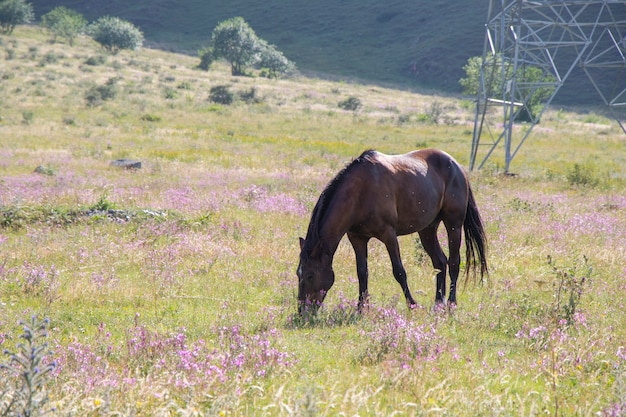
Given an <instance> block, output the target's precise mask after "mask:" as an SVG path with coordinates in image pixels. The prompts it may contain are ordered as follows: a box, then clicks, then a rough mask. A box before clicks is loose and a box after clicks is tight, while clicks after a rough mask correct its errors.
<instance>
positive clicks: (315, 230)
mask: <svg viewBox="0 0 626 417" xmlns="http://www.w3.org/2000/svg"><path fill="white" fill-rule="evenodd" d="M375 153H376V151H375V150H374V149H368V150H366V151H365V152H363V153H362V154H361V156H359V157H358V158H356V159H354V160H352V162H350V163H349V164H347V165H346V166H345V167H344V168H343V169H342V170H341V171H339V173H338V174H337V175H336V176H335V178H333V179H332V180H331V181H330V182H329V183H328V185H327V186H326V188H325V189H324V191H322V194H321V195H320V198H319V200H317V203H316V204H315V207H314V208H313V213H312V214H311V221H310V222H309V229H308V230H307V233H306V239H305V245H304V247H303V248H302V253H303V254H305V255H308V254H310V252H311V251H312V250H313V248H314V247H315V245H316V244H317V243H318V242H319V239H320V236H319V233H320V230H321V229H322V226H323V225H324V221H325V219H326V212H327V211H328V207H329V206H330V203H331V201H333V198H334V197H335V194H336V193H337V190H338V189H339V186H340V185H341V184H342V183H343V181H344V180H345V179H346V177H347V176H348V175H349V174H350V173H351V172H352V171H353V170H354V168H355V167H357V166H359V165H361V164H363V163H364V162H371V161H372V160H373V159H374V155H375Z"/></svg>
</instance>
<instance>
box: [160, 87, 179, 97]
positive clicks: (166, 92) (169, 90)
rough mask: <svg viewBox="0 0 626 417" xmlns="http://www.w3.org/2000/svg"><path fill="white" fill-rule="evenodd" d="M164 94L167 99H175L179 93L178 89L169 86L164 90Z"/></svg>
mask: <svg viewBox="0 0 626 417" xmlns="http://www.w3.org/2000/svg"><path fill="white" fill-rule="evenodd" d="M163 96H164V97H165V98H166V99H167V100H173V99H175V98H176V97H177V96H178V93H177V92H176V90H175V89H174V88H171V87H167V88H165V89H164V90H163Z"/></svg>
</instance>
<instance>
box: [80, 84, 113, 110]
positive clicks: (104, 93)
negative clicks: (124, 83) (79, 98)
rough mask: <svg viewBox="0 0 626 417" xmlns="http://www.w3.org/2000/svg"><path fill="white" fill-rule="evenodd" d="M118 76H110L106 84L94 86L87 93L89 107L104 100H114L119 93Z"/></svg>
mask: <svg viewBox="0 0 626 417" xmlns="http://www.w3.org/2000/svg"><path fill="white" fill-rule="evenodd" d="M118 80H119V79H118V78H117V77H113V78H110V79H109V80H108V81H107V82H106V83H105V84H104V85H99V86H94V87H92V88H90V89H89V90H88V91H87V93H85V100H86V101H87V106H88V107H95V106H98V105H100V104H102V102H103V101H106V100H113V99H114V98H115V96H116V95H117V82H118Z"/></svg>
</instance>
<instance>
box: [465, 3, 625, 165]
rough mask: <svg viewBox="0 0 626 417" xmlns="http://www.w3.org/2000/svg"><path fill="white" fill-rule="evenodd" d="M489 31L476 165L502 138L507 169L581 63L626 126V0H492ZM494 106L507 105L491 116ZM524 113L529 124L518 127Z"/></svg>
mask: <svg viewBox="0 0 626 417" xmlns="http://www.w3.org/2000/svg"><path fill="white" fill-rule="evenodd" d="M485 30H486V33H485V44H484V49H483V57H482V64H481V68H480V82H479V86H478V96H477V101H476V115H475V121H474V134H473V138H472V149H471V154H470V169H474V168H476V167H477V168H478V169H480V168H481V167H482V166H483V165H484V163H485V162H486V161H487V159H488V158H489V157H490V156H491V155H492V153H493V151H494V150H495V149H496V148H497V147H498V146H500V145H502V144H503V145H504V154H505V155H504V156H505V171H506V172H509V167H510V163H511V160H512V159H513V158H514V157H515V155H516V154H517V152H518V151H519V149H520V147H521V146H522V144H523V143H524V142H525V141H526V139H527V138H528V136H529V135H530V133H531V131H532V128H533V127H534V126H535V125H536V124H537V123H538V122H539V120H540V118H541V116H542V114H543V112H544V111H545V109H546V108H547V107H548V105H549V104H550V103H551V102H552V99H553V98H554V96H555V95H556V94H557V93H558V92H559V90H560V89H561V87H562V86H563V84H564V83H565V81H566V80H567V79H568V77H569V76H570V74H571V73H572V72H573V71H579V70H580V69H582V71H583V72H584V73H585V74H586V75H587V77H588V79H589V80H590V81H591V84H592V85H593V88H592V90H593V89H595V90H596V91H597V93H598V94H599V95H600V98H601V99H602V101H603V102H604V104H605V105H606V106H608V108H609V109H610V111H611V113H612V114H613V115H614V117H615V118H616V120H617V122H618V123H619V125H620V127H621V128H622V130H624V132H625V133H626V129H625V127H624V126H625V123H626V118H624V117H623V112H624V110H626V1H624V0H622V1H615V0H613V1H611V0H603V1H582V0H535V1H529V0H489V11H488V18H487V23H486V24H485ZM583 78H584V76H583ZM578 104H585V103H578ZM494 107H495V108H497V109H499V110H500V111H501V112H502V113H501V116H502V119H500V121H498V122H497V123H494V122H493V120H492V121H491V122H490V119H493V117H491V116H490V113H489V111H488V110H489V109H493V108H494ZM535 113H537V114H535ZM520 119H523V120H525V121H527V122H529V124H528V126H527V127H524V128H523V129H521V128H515V126H514V122H515V121H518V120H520ZM490 123H491V125H490ZM494 126H495V127H494ZM486 136H488V138H485V137H486ZM477 161H480V162H478V165H477Z"/></svg>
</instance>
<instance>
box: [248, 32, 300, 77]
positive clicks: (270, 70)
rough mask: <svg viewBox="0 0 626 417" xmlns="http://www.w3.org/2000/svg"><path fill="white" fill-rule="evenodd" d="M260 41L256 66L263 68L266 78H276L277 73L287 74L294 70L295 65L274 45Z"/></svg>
mask: <svg viewBox="0 0 626 417" xmlns="http://www.w3.org/2000/svg"><path fill="white" fill-rule="evenodd" d="M259 41H260V52H259V61H258V63H257V66H258V67H260V68H261V70H262V72H261V74H263V70H265V72H266V74H267V77H268V78H277V77H278V74H287V73H291V72H294V71H295V70H296V65H295V64H294V63H293V62H291V61H290V60H288V59H287V58H286V57H285V55H283V53H282V52H280V51H279V50H278V49H276V47H275V46H274V45H269V44H268V43H267V42H265V41H264V40H262V39H261V40H259Z"/></svg>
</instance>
